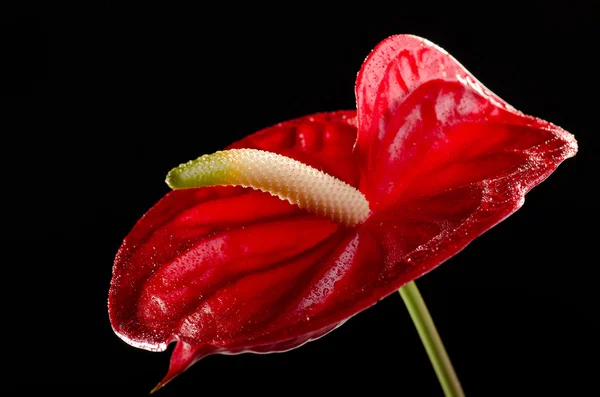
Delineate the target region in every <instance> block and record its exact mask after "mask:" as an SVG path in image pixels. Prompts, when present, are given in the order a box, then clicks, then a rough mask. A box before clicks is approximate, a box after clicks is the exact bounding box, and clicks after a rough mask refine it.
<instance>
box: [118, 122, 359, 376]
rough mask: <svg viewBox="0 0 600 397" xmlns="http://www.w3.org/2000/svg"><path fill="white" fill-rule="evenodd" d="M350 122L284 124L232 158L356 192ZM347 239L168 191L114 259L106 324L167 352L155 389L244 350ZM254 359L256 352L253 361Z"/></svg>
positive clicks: (267, 201) (221, 199) (259, 203)
mask: <svg viewBox="0 0 600 397" xmlns="http://www.w3.org/2000/svg"><path fill="white" fill-rule="evenodd" d="M354 116H355V114H354V112H337V113H329V114H317V115H313V116H308V117H305V118H302V119H298V120H292V121H289V122H286V123H282V124H279V125H277V126H275V127H273V128H268V129H265V130H263V131H260V132H258V133H256V134H253V135H251V136H249V137H247V138H245V139H244V140H243V141H240V142H237V143H235V144H234V145H232V146H231V147H232V148H234V147H249V148H258V149H265V150H270V151H273V152H277V153H281V154H285V155H287V156H289V157H293V158H296V159H298V160H300V161H302V162H304V163H307V164H311V165H313V166H315V167H317V168H320V169H322V170H324V171H325V172H327V173H330V174H332V175H335V176H336V177H338V178H341V179H343V180H345V181H346V182H348V183H350V184H353V185H355V186H358V175H359V173H358V169H357V167H356V166H355V164H356V161H355V160H354V158H353V154H352V146H353V144H354V141H355V139H356V127H355V126H354V125H353V123H354ZM346 234H347V231H344V230H338V226H337V225H336V224H334V223H332V222H331V221H329V220H327V219H323V218H320V217H315V216H313V215H310V214H308V213H306V212H305V211H303V210H300V209H299V208H298V207H296V206H292V205H290V204H289V203H287V202H286V201H282V200H280V199H278V198H276V197H273V196H271V195H270V194H268V193H263V192H259V191H254V190H252V189H243V188H230V187H228V188H203V189H189V190H179V191H173V192H170V193H169V194H167V195H166V196H165V197H164V198H163V199H162V200H161V201H159V202H158V203H157V204H156V205H155V206H154V207H153V208H152V209H151V210H150V211H148V213H146V214H145V215H144V217H142V219H140V221H138V223H137V224H136V225H135V227H134V228H133V230H132V231H131V232H130V233H129V235H128V236H127V237H126V238H125V240H124V242H123V244H122V246H121V248H120V250H119V252H118V254H117V257H116V259H115V264H114V267H113V279H112V282H111V288H110V292H109V312H110V319H111V324H112V326H113V329H114V330H115V332H116V333H117V334H118V335H119V336H121V337H122V338H123V339H124V340H125V341H127V342H128V343H130V344H132V345H134V346H137V347H141V348H144V349H148V350H154V351H161V350H165V349H166V347H167V345H168V344H169V343H170V342H172V341H178V344H177V347H176V348H175V350H174V354H173V356H172V360H171V368H170V370H169V374H168V375H167V377H166V378H165V380H164V382H166V381H168V380H169V379H171V378H172V377H173V376H175V375H177V374H178V373H180V372H181V371H183V370H184V369H185V368H187V367H188V366H189V365H191V364H192V363H193V362H195V361H196V360H198V359H199V358H201V357H202V356H204V355H206V354H210V353H215V352H236V351H241V350H244V349H252V346H253V345H254V344H253V343H252V342H248V340H250V339H252V338H257V337H258V336H262V335H263V334H264V333H265V327H266V326H267V325H268V324H270V323H272V322H273V321H274V320H275V319H276V318H277V317H278V316H279V314H280V313H281V312H283V308H285V307H286V306H287V305H290V304H291V302H293V301H295V300H296V299H297V296H298V294H299V293H301V291H303V290H304V289H305V288H306V284H307V283H308V282H309V281H310V279H311V278H312V277H313V275H314V274H315V272H318V271H319V266H318V265H319V264H320V263H321V261H323V260H325V259H324V258H327V257H328V256H329V255H331V252H332V251H333V250H334V249H335V248H336V247H337V245H338V244H339V242H340V241H341V240H342V239H343V238H345V236H346ZM286 325H289V323H286ZM335 325H337V324H333V325H331V324H330V325H328V326H325V327H321V329H319V330H312V331H311V332H307V333H305V334H302V335H295V336H294V337H285V336H283V337H278V340H277V341H276V342H274V343H272V346H270V347H269V349H270V350H277V349H289V348H291V347H293V346H297V345H299V344H302V343H304V342H306V341H307V340H310V339H311V338H313V337H316V336H318V335H321V334H323V333H325V332H327V331H328V330H330V329H332V328H333V327H335ZM240 340H246V341H247V342H246V343H241V344H240V343H239V341H240ZM261 349H265V347H264V344H263V345H260V346H256V347H255V349H254V350H253V351H261Z"/></svg>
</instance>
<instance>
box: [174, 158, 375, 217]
mask: <svg viewBox="0 0 600 397" xmlns="http://www.w3.org/2000/svg"><path fill="white" fill-rule="evenodd" d="M166 182H167V185H169V187H171V188H172V189H188V188H198V187H207V186H244V187H251V188H253V189H257V190H261V191H264V192H268V193H270V194H271V195H273V196H277V197H279V198H280V199H282V200H287V201H288V202H290V203H291V204H294V205H298V206H299V207H300V208H304V209H306V210H308V211H310V212H312V213H316V214H320V215H323V216H326V217H328V218H330V219H332V220H334V221H336V222H338V223H342V224H344V225H346V226H354V225H356V224H358V223H362V222H363V221H364V220H365V219H366V218H367V217H368V215H369V213H370V210H369V203H368V201H367V199H366V198H365V196H364V195H363V194H362V193H361V192H360V191H358V190H357V189H355V188H354V187H352V186H350V185H348V184H347V183H345V182H343V181H341V180H339V179H337V178H335V177H333V176H331V175H328V174H326V173H324V172H322V171H319V170H317V169H316V168H313V167H311V166H308V165H306V164H303V163H301V162H299V161H297V160H294V159H291V158H289V157H285V156H282V155H280V154H276V153H271V152H266V151H263V150H257V149H234V150H224V151H219V152H216V153H214V154H208V155H204V156H201V157H199V158H197V159H196V160H192V161H189V162H187V163H185V164H181V165H180V166H178V167H176V168H174V169H172V170H171V171H170V172H169V173H168V174H167V178H166Z"/></svg>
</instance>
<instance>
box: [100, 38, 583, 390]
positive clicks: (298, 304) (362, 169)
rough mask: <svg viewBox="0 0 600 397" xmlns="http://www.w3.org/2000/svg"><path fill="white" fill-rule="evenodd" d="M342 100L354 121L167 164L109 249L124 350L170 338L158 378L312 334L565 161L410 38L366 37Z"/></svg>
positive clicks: (445, 253)
mask: <svg viewBox="0 0 600 397" xmlns="http://www.w3.org/2000/svg"><path fill="white" fill-rule="evenodd" d="M355 93H356V102H357V109H356V111H353V110H352V111H350V110H348V111H338V112H332V113H317V114H313V115H309V116H305V117H301V118H298V119H295V120H291V121H286V122H283V123H280V124H277V125H275V126H273V127H270V128H266V129H264V130H262V131H259V132H256V133H254V134H252V135H249V136H247V137H246V138H244V139H242V140H241V141H238V142H235V143H233V144H232V145H231V146H230V147H228V148H226V149H228V151H224V152H220V153H218V154H215V155H211V156H212V157H204V158H201V159H198V160H196V161H192V162H190V163H189V164H185V165H182V166H181V167H178V168H176V169H174V170H173V171H172V172H171V173H170V174H169V179H168V182H169V183H170V185H171V186H172V187H174V188H175V190H174V191H172V192H169V193H168V194H167V195H166V196H165V197H164V198H162V199H161V200H160V201H159V202H158V203H157V204H156V205H155V206H154V207H152V208H151V209H150V210H149V211H148V212H147V213H146V214H145V215H144V216H143V217H142V218H141V219H140V220H139V221H138V222H137V224H136V225H135V226H134V228H133V230H132V231H131V232H130V233H129V235H128V236H127V237H126V238H125V240H124V241H123V244H122V246H121V248H120V249H119V251H118V253H117V256H116V259H115V263H114V267H113V279H112V282H111V287H110V292H109V314H110V321H111V324H112V327H113V329H114V331H115V332H116V333H117V335H119V336H120V337H121V338H122V339H123V340H125V341H126V342H127V343H129V344H131V345H133V346H136V347H140V348H143V349H147V350H153V351H163V350H165V349H166V348H167V345H168V344H169V343H171V342H175V343H176V346H175V348H174V350H173V354H172V357H171V364H170V368H169V371H168V374H167V375H166V377H165V378H164V379H163V381H162V382H161V385H162V384H164V383H166V382H167V381H169V380H171V379H172V378H173V377H175V376H176V375H178V374H180V373H181V372H183V371H185V370H186V369H187V368H188V367H189V366H191V365H192V364H193V363H194V362H196V361H198V360H199V359H201V358H203V357H205V356H207V355H210V354H216V353H241V352H261V353H262V352H276V351H285V350H289V349H291V348H294V347H297V346H300V345H301V344H303V343H305V342H307V341H310V340H314V339H315V338H318V337H320V336H323V335H324V334H326V333H328V332H329V331H331V330H333V329H335V328H336V327H338V326H339V325H341V324H342V323H343V322H344V321H346V320H347V319H348V318H349V317H351V316H353V315H355V314H356V313H358V312H360V311H362V310H364V309H366V308H368V307H370V306H372V305H374V304H375V303H376V302H377V301H379V300H380V299H382V298H383V297H385V296H387V295H389V294H391V293H392V292H394V291H396V290H398V288H400V287H402V286H403V285H405V284H406V283H408V282H410V281H412V280H414V279H416V278H418V277H420V276H422V275H423V274H425V273H427V272H429V271H430V270H432V269H433V268H435V267H436V266H438V265H439V264H441V263H442V262H444V261H445V260H446V259H448V258H450V257H451V256H453V255H454V254H456V253H457V252H459V251H460V250H461V249H463V248H464V247H465V246H466V245H467V244H469V243H470V242H471V241H472V240H473V239H475V238H476V237H477V236H479V235H481V234H482V233H483V232H485V231H486V230H488V229H489V228H491V227H492V226H494V225H495V224H497V223H498V222H500V221H502V220H503V219H504V218H506V217H507V216H509V215H510V214H512V213H513V212H515V211H516V210H517V209H518V208H519V207H520V206H521V205H522V204H523V202H524V195H525V193H526V192H528V191H529V190H530V189H531V188H532V187H534V186H535V185H536V184H538V183H540V182H541V181H543V180H544V179H545V178H546V177H548V176H549V175H550V174H551V173H552V172H553V171H554V170H555V169H556V167H557V166H558V165H559V164H560V163H561V162H562V161H563V160H565V159H566V158H568V157H571V156H573V155H574V154H575V153H576V151H577V145H576V142H575V140H574V138H573V136H572V135H570V134H569V133H567V132H565V131H564V130H563V129H561V128H559V127H557V126H555V125H553V124H551V123H549V122H546V121H543V120H540V119H538V118H534V117H530V116H527V115H524V114H523V113H521V112H519V111H517V110H515V109H514V108H513V107H511V106H510V105H508V104H507V103H506V102H504V101H503V100H502V99H500V98H499V97H498V96H496V95H494V94H493V93H491V92H490V91H489V90H488V89H486V88H485V87H484V86H483V85H482V84H481V83H480V82H478V81H477V80H476V79H475V78H474V77H473V76H472V75H471V74H470V73H469V72H468V71H467V70H465V68H464V67H463V66H461V65H460V64H459V63H458V62H457V61H456V60H455V59H454V58H452V57H451V56H450V55H449V54H448V53H446V52H445V51H444V50H442V49H441V48H439V47H437V46H436V45H434V44H432V43H430V42H428V41H427V40H424V39H422V38H419V37H415V36H410V35H398V36H392V37H389V38H387V39H386V40H384V41H383V42H381V43H380V44H379V45H378V46H377V47H376V48H375V49H374V50H373V51H372V53H371V54H370V55H369V56H368V57H367V59H366V60H365V62H364V64H363V65H362V68H361V69H360V72H359V74H358V77H357V81H356V86H355ZM239 149H251V150H250V151H239ZM199 154H202V153H199ZM215 156H216V157H215ZM248 156H250V157H248ZM252 156H255V157H252ZM265 156H266V157H265ZM285 159H290V161H286V160H285ZM292 160H293V161H292ZM203 167H204V168H203ZM286 167H288V168H286ZM290 167H291V168H290ZM292 171H293V172H292ZM286 175H289V178H287V177H286ZM323 175H325V176H323ZM292 176H293V177H292ZM311 178H312V179H311ZM320 178H331V179H330V180H329V179H327V181H329V182H322V183H325V185H323V184H319V183H321V182H319V183H317V182H318V181H320V180H321V179H320ZM323 180H325V179H323ZM328 183H331V184H328ZM216 185H218V186H216ZM229 185H232V186H229ZM198 186H203V187H198ZM344 189H347V190H344ZM338 191H343V192H342V193H339V194H338V193H336V192H338ZM363 199H364V200H365V201H364V202H363V201H361V200H363ZM303 200H304V201H303ZM353 200H354V201H353ZM348 203H354V204H352V205H354V207H351V206H350V204H348ZM360 211H362V212H360Z"/></svg>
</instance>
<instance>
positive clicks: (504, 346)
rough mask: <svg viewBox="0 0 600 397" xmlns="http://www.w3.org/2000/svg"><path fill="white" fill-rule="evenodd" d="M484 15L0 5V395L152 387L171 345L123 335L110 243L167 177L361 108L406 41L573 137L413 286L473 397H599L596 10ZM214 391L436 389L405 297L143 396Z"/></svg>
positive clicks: (204, 367)
mask: <svg viewBox="0 0 600 397" xmlns="http://www.w3.org/2000/svg"><path fill="white" fill-rule="evenodd" d="M540 4H541V3H540ZM489 6H490V9H489V10H481V12H480V14H479V16H477V15H478V14H477V13H476V10H475V13H474V14H473V15H474V16H468V15H467V11H468V10H461V9H458V11H463V12H459V13H458V14H457V15H454V16H450V15H443V14H442V15H437V16H433V15H432V11H433V8H434V7H433V6H431V7H430V8H432V9H429V10H427V7H424V8H425V9H424V10H422V12H420V13H418V12H412V10H408V9H407V8H405V7H404V6H400V5H398V6H396V7H395V8H393V9H390V8H389V6H379V7H376V6H375V5H374V4H366V5H360V6H356V7H354V8H352V9H348V8H347V7H345V8H340V9H338V10H335V11H334V12H324V11H323V10H322V9H320V8H309V7H308V6H306V8H303V9H290V10H289V11H286V10H284V9H278V8H277V7H275V8H269V9H263V10H260V9H258V8H253V7H250V8H248V9H239V8H237V7H235V6H234V5H233V4H230V5H228V6H227V7H225V8H226V9H225V10H217V9H202V8H197V9H191V8H189V9H176V8H169V9H164V8H153V9H150V8H146V7H145V6H144V7H142V8H139V9H133V10H132V9H130V10H122V9H119V8H118V7H113V6H108V5H103V6H98V8H97V9H93V10H91V9H90V10H72V9H71V10H64V11H59V12H56V10H54V11H55V12H52V13H49V12H37V13H24V14H19V16H14V17H13V15H12V14H8V13H6V14H3V16H2V17H0V25H1V26H2V28H1V32H0V33H1V36H0V45H1V47H0V62H1V64H2V67H3V68H4V71H3V72H2V74H1V75H0V94H1V96H2V98H1V102H0V105H1V107H0V117H1V119H0V131H2V146H1V150H2V162H3V167H2V171H3V184H2V185H3V186H2V197H3V202H4V204H2V207H3V208H4V211H3V212H4V216H3V218H4V220H3V224H4V233H3V238H2V245H3V247H4V248H3V249H2V252H3V256H4V260H3V277H2V280H3V288H2V302H3V314H2V330H3V334H4V335H5V336H4V338H3V339H4V347H3V354H2V358H3V362H4V363H5V364H7V365H8V367H9V370H8V372H7V373H6V372H5V375H4V376H5V378H4V381H3V386H2V387H3V389H4V390H13V389H14V390H16V391H22V392H24V391H29V390H36V391H42V392H43V391H44V390H45V392H46V393H50V394H52V393H54V392H72V391H74V392H78V393H79V395H82V396H83V395H94V394H95V393H98V394H99V395H129V396H134V395H146V394H147V393H148V391H149V390H150V389H151V388H152V387H153V386H154V385H155V384H156V383H157V382H158V381H159V380H160V379H161V378H162V376H163V375H164V374H165V373H166V370H167V366H168V359H169V353H168V352H165V353H150V352H146V351H143V350H139V349H136V348H133V347H130V346H128V345H126V344H125V343H124V342H122V341H121V340H120V339H119V338H118V337H117V336H116V335H115V334H114V333H113V332H112V330H111V328H110V324H109V321H108V314H107V308H106V299H107V293H108V287H109V283H110V278H111V270H112V269H111V267H112V261H113V259H114V255H115V253H116V250H117V248H118V247H119V245H120V243H121V241H122V239H123V238H124V237H125V235H126V234H127V233H128V231H129V230H130V229H131V227H132V226H133V224H134V223H135V221H136V220H137V219H138V218H139V217H140V216H141V215H142V214H143V213H144V212H145V211H146V210H147V209H148V208H150V206H151V205H152V204H154V202H156V201H157V200H158V199H159V198H160V197H161V196H162V195H163V194H165V193H166V192H167V191H168V187H167V186H166V185H165V184H164V182H163V181H164V176H165V174H166V172H167V171H168V170H169V169H171V168H172V167H173V166H175V165H177V164H179V163H181V162H183V161H187V160H189V159H192V158H195V157H198V156H199V155H201V154H204V153H210V152H213V151H215V150H218V149H220V148H222V147H224V146H226V145H227V144H229V143H231V142H233V141H234V140H237V139H239V138H241V137H243V136H245V135H247V134H249V133H252V132H254V131H256V130H258V129H261V128H263V127H266V126H269V125H272V124H275V123H277V122H279V121H283V120H286V119H290V118H294V117H298V116H301V115H304V114H308V113H313V112H319V111H330V110H336V109H352V108H354V106H355V104H354V91H353V89H354V80H355V77H356V72H357V71H358V69H359V68H360V65H361V63H362V61H363V59H364V58H365V56H366V55H367V54H368V53H369V51H370V50H371V49H372V48H373V47H374V46H375V45H376V44H377V43H378V42H379V41H381V40H383V39H384V38H385V37H387V36H389V35H392V34H396V33H412V34H416V35H420V36H423V37H425V38H427V39H429V40H431V41H433V42H434V43H436V44H438V45H440V46H442V47H443V48H445V49H446V50H447V51H449V52H450V53H451V54H452V55H453V56H454V57H455V58H457V59H458V60H459V61H460V62H461V63H462V64H463V65H465V66H466V67H467V68H468V69H469V70H470V71H471V72H472V73H473V74H474V75H475V76H476V77H477V78H478V79H479V80H480V81H482V82H483V83H484V84H485V85H486V86H487V87H488V88H490V89H491V90H492V91H494V92H495V93H496V94H498V95H499V96H500V97H502V98H503V99H505V100H506V101H507V102H509V103H510V104H512V105H513V106H515V107H516V108H517V109H520V110H522V111H524V112H525V113H528V114H531V115H535V116H538V117H541V118H543V119H546V120H549V121H552V122H554V123H555V124H558V125H560V126H562V127H563V128H565V129H566V130H568V131H570V132H572V133H573V134H574V135H575V136H576V138H577V140H578V142H579V145H580V151H579V153H578V155H577V156H576V157H575V158H573V159H569V160H567V161H565V163H564V164H562V165H561V166H560V167H559V168H558V170H557V171H556V172H555V173H554V174H552V175H551V176H550V178H548V179H547V180H546V181H545V182H544V183H542V184H541V185H540V186H538V187H536V188H535V189H534V190H533V191H532V192H531V193H530V194H528V195H527V201H526V203H525V205H524V207H523V208H522V209H520V210H519V211H517V213H515V214H514V215H512V216H511V217H509V218H508V219H507V220H505V221H504V222H502V223H501V224H500V225H498V226H496V227H495V228H493V229H492V230H490V231H489V232H487V233H486V234H484V235H483V236H482V237H480V238H479V239H477V240H476V241H474V242H473V243H472V244H471V245H470V246H469V247H467V249H465V250H464V251H462V252H461V253H460V254H458V255H457V256H455V257H454V258H452V259H450V260H448V261H447V262H446V263H445V264H444V265H442V266H440V267H439V268H437V269H436V270H434V271H433V272H431V273H429V274H428V275H426V276H425V277H424V278H422V279H420V280H419V283H418V284H419V286H420V288H421V292H422V294H423V295H424V298H425V300H426V302H427V303H428V305H429V308H430V310H431V312H432V315H433V317H434V319H435V321H436V324H437V326H438V328H439V331H440V333H441V335H442V338H443V340H444V342H445V344H446V347H447V349H448V351H449V354H450V356H451V358H452V360H453V362H454V365H455V367H456V370H457V372H458V375H459V377H460V379H461V381H462V383H463V386H464V389H465V392H466V394H467V395H469V396H490V395H542V394H545V393H557V394H561V395H572V396H578V395H591V394H594V392H597V389H598V388H597V384H598V378H597V373H598V370H599V369H600V368H599V365H598V360H597V357H598V356H599V355H600V342H598V339H597V338H598V335H599V334H600V332H599V331H600V321H599V320H598V302H599V301H600V300H599V299H598V289H597V285H596V284H597V281H596V280H597V278H596V276H597V274H598V271H597V266H598V261H597V258H596V255H595V253H596V247H597V245H598V241H597V231H595V229H596V226H595V225H596V218H597V206H596V198H595V197H596V196H595V193H594V191H595V190H594V189H595V188H596V187H595V186H594V185H596V184H597V183H598V173H597V171H598V170H597V165H596V161H597V160H596V159H595V153H597V150H598V147H597V146H595V143H594V142H593V141H594V140H595V139H596V138H595V135H594V134H596V133H597V129H598V126H597V122H596V120H597V115H598V109H597V106H598V90H599V88H600V87H598V82H597V80H598V65H597V62H596V60H595V58H596V56H597V40H598V38H599V31H598V28H597V22H596V21H595V19H594V18H593V15H594V11H592V10H591V9H579V10H575V9H564V8H556V9H551V8H549V6H547V5H544V6H541V5H540V6H537V7H536V6H532V7H531V8H530V9H526V8H525V7H523V5H521V7H519V8H518V9H508V11H509V12H508V13H506V15H504V16H499V15H496V14H498V13H499V11H502V10H500V9H498V7H495V6H494V4H493V3H490V4H489ZM471 11H473V10H471ZM484 11H485V12H484ZM505 11H506V10H505ZM267 12H268V13H272V15H268V14H267ZM492 14H493V15H492ZM493 16H495V17H497V18H496V20H490V19H489V18H491V17H493ZM209 393H219V394H225V395H242V394H247V393H250V394H255V393H263V394H268V395H287V394H294V395H295V394H298V395H320V394H334V395H348V393H361V394H365V395H373V396H376V395H395V396H441V395H442V394H441V391H440V388H439V385H438V384H437V381H436V378H435V375H434V373H433V371H432V369H431V367H430V364H429V362H428V360H427V356H426V355H425V352H424V350H423V348H422V346H421V344H420V341H419V339H418V336H417V334H416V332H415V330H414V327H413V326H412V323H411V321H410V318H409V317H408V314H407V312H406V309H405V308H404V307H403V304H402V301H401V299H400V297H399V296H397V295H392V296H390V297H388V298H386V299H385V300H383V301H382V302H380V303H379V304H377V305H376V306H375V307H373V308H371V309H369V310H367V311H365V312H363V313H360V314H359V315H357V316H355V317H354V318H352V319H351V320H350V321H348V322H347V323H346V324H345V325H344V326H342V327H341V328H339V329H338V330H336V331H334V332H333V333H331V334H329V335H327V336H325V337H324V338H322V339H320V340H318V341H315V342H312V343H310V344H308V345H305V346H303V347H301V348H299V349H296V350H293V351H291V352H288V353H284V354H272V355H250V354H245V355H240V356H211V357H208V358H206V359H204V360H202V361H200V362H198V363H197V364H195V365H194V366H193V367H192V368H191V369H189V370H188V371H187V372H185V373H184V374H183V375H181V376H180V377H178V378H177V379H176V380H174V381H173V382H172V383H171V384H169V385H168V386H167V387H166V388H164V389H163V390H161V391H160V392H159V393H157V394H156V395H157V396H159V395H160V396H175V395H186V396H191V395H209Z"/></svg>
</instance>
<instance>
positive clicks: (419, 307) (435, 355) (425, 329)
mask: <svg viewBox="0 0 600 397" xmlns="http://www.w3.org/2000/svg"><path fill="white" fill-rule="evenodd" d="M398 292H400V296H402V299H403V300H404V304H405V305H406V308H407V309H408V312H409V313H410V317H411V318H412V320H413V323H414V324H415V327H416V328H417V331H418V332H419V336H420V337H421V341H422V342H423V346H425V350H426V351H427V355H428V356H429V361H431V364H432V365H433V369H434V370H435V374H436V375H437V378H438V380H439V381H440V384H441V385H442V389H443V390H444V395H445V396H446V397H464V395H465V393H464V392H463V390H462V387H461V386H460V382H459V381H458V377H457V376H456V372H454V368H453V367H452V363H451V362H450V358H448V353H446V349H445V348H444V344H443V343H442V340H441V339H440V335H439V334H438V332H437V329H436V328H435V324H434V323H433V320H432V319H431V315H430V314H429V310H427V306H426V305H425V302H424V301H423V297H422V296H421V293H420V292H419V290H418V289H417V285H416V284H415V282H414V281H411V282H410V283H408V284H406V285H405V286H404V287H402V288H400V290H398Z"/></svg>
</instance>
